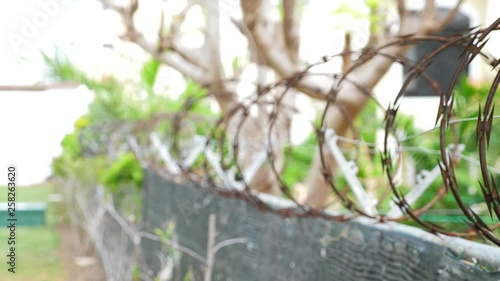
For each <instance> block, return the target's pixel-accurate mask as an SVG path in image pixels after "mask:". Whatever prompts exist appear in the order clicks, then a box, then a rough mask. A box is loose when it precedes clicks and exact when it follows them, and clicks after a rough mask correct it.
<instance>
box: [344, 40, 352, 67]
mask: <svg viewBox="0 0 500 281" xmlns="http://www.w3.org/2000/svg"><path fill="white" fill-rule="evenodd" d="M344 42H345V43H344V50H342V73H346V72H347V70H348V69H349V67H350V66H351V64H352V54H351V51H352V49H351V33H350V32H346V33H345V35H344Z"/></svg>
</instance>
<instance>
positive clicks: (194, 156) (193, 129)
mask: <svg viewBox="0 0 500 281" xmlns="http://www.w3.org/2000/svg"><path fill="white" fill-rule="evenodd" d="M499 25H500V19H499V20H497V21H495V22H494V23H493V24H492V25H490V26H489V27H487V28H474V29H470V30H469V31H467V32H464V33H461V34H457V35H454V36H449V37H445V36H404V37H398V38H395V39H394V41H393V42H390V43H389V44H386V45H384V46H380V47H378V48H371V49H366V50H361V51H357V52H349V54H354V53H355V54H356V55H358V56H359V57H358V59H357V60H356V61H355V62H354V63H353V64H352V65H351V66H350V67H349V68H348V69H347V71H345V72H344V73H325V72H324V71H316V70H315V69H316V68H317V67H319V66H324V65H326V64H328V63H330V62H332V61H334V60H337V59H339V58H342V56H343V55H345V54H344V53H340V54H336V55H332V56H325V57H323V58H321V59H320V60H319V61H318V62H317V63H315V64H312V65H309V66H308V67H306V68H305V69H304V70H303V71H300V72H297V73H295V74H294V75H293V76H291V77H286V78H284V79H281V80H279V81H277V82H275V83H272V84H269V85H255V92H254V93H253V94H252V95H250V96H249V97H246V98H242V99H241V100H240V102H238V104H237V105H236V106H234V107H233V108H232V109H231V110H230V111H229V112H227V113H225V114H224V115H222V116H218V115H216V114H208V115H203V114H200V113H197V112H196V110H195V108H196V107H197V106H198V105H200V104H209V103H210V102H213V100H214V98H215V97H217V96H218V97H221V96H224V95H228V96H233V95H231V94H229V93H228V90H227V89H224V90H221V91H212V92H208V93H204V94H202V95H196V96H192V97H190V98H188V99H187V100H186V101H185V102H184V104H183V105H182V107H181V109H180V110H178V111H177V112H175V113H171V114H170V113H169V114H161V115H157V116H153V117H151V118H149V119H148V120H143V121H136V122H122V123H119V122H118V123H116V124H111V125H110V124H105V125H103V126H101V127H99V128H96V127H89V128H87V129H85V130H83V131H82V134H81V138H80V140H81V142H82V146H84V147H86V149H87V150H89V151H94V153H103V151H106V153H108V154H111V155H115V154H116V153H118V151H123V150H130V151H133V152H134V153H135V155H136V156H137V158H138V159H139V160H140V161H141V163H142V164H143V166H145V167H148V168H150V169H154V170H156V171H158V172H159V173H161V174H165V175H169V176H171V177H175V178H176V179H184V180H186V179H189V180H194V181H197V182H199V183H201V186H202V188H204V189H206V190H208V191H212V192H215V193H217V194H219V195H221V196H227V197H233V198H238V199H240V200H245V201H247V202H249V203H250V204H253V205H255V206H256V207H257V208H259V209H261V210H263V211H269V212H274V213H277V214H279V215H281V216H286V217H292V216H296V217H320V218H323V219H330V220H337V221H346V220H349V219H351V218H353V217H357V216H364V217H369V218H372V219H376V220H378V221H380V222H385V221H398V222H405V221H406V222H414V223H417V224H418V225H420V226H421V227H423V228H424V229H427V230H428V231H430V232H431V233H435V234H438V233H439V234H445V235H450V236H459V237H467V238H472V237H482V238H484V239H487V240H488V241H491V242H492V243H494V244H496V245H500V238H499V237H497V236H495V232H494V231H495V229H497V228H498V227H500V223H498V222H496V223H495V222H494V223H493V224H491V225H489V224H487V223H486V222H484V220H483V219H482V218H481V217H480V215H479V214H478V213H477V211H475V210H474V209H473V208H472V206H470V205H467V204H466V203H465V202H464V200H463V192H461V190H463V188H464V187H463V186H461V183H460V182H459V180H458V179H457V176H456V173H455V172H456V170H455V167H457V166H458V165H460V162H461V159H463V158H464V157H461V151H460V136H459V135H458V132H457V130H456V126H457V124H459V122H458V121H457V118H456V114H455V112H454V104H455V99H456V98H457V97H456V93H455V92H454V88H453V87H454V85H455V84H456V83H457V82H458V79H459V75H460V70H461V69H462V68H463V67H465V66H467V65H469V64H470V63H471V62H472V61H473V60H475V59H478V58H480V59H482V60H483V61H485V64H487V65H489V66H490V67H491V69H492V70H493V71H496V75H495V78H494V80H493V82H492V83H491V87H490V91H489V93H488V96H487V98H486V101H484V105H481V104H480V105H479V106H478V107H479V114H478V116H477V125H476V131H475V132H476V147H477V153H478V160H477V161H478V163H479V169H480V171H481V180H479V182H478V185H479V189H480V190H481V192H482V195H483V198H484V204H485V205H486V207H487V211H488V214H489V215H490V217H491V218H492V221H493V220H494V219H493V216H496V219H497V220H498V219H500V196H499V193H498V188H497V183H496V182H495V177H494V174H493V172H492V169H491V166H490V164H489V160H488V157H487V156H488V148H489V142H490V138H491V132H492V128H493V125H494V124H493V119H494V117H495V115H494V109H495V106H494V104H493V102H494V97H495V93H496V91H497V89H498V86H499V83H500V74H499V72H498V65H499V64H500V63H499V60H498V59H497V58H495V57H494V56H492V55H490V54H488V53H487V52H485V51H484V50H483V49H484V46H485V45H486V44H487V42H488V37H489V35H490V34H491V33H493V32H496V31H497V30H498V29H499ZM421 42H436V43H439V44H440V46H439V47H438V48H436V49H435V50H434V51H432V52H430V53H427V54H425V55H424V56H423V57H421V58H420V59H418V60H417V61H415V62H412V61H410V60H409V59H407V58H405V57H404V56H403V55H402V54H401V55H397V56H394V55H389V54H387V53H386V52H384V51H385V50H386V49H388V48H391V47H392V46H410V45H415V44H418V43H421ZM449 48H460V49H461V50H462V55H461V57H460V58H459V67H458V68H457V69H456V70H450V71H454V76H453V79H452V81H451V83H450V86H449V87H448V88H447V89H442V88H441V87H440V86H439V84H438V83H437V82H436V81H434V80H433V79H432V77H430V76H429V75H428V74H427V73H426V72H425V71H426V70H427V69H428V67H429V66H430V65H432V63H433V61H434V59H435V58H436V57H437V56H438V55H439V54H441V53H442V52H444V51H445V50H447V49H449ZM375 57H382V58H384V59H387V60H391V61H392V62H394V63H396V64H400V65H402V66H404V67H406V68H407V69H408V73H407V75H406V77H405V79H404V81H403V85H402V86H401V88H400V89H397V91H395V92H394V93H393V96H394V99H393V101H392V102H391V103H390V104H389V106H388V107H387V108H384V106H382V104H381V103H380V102H379V101H378V100H377V98H376V97H375V96H374V94H373V93H372V92H371V91H370V90H369V89H367V88H366V87H365V86H364V85H361V84H359V83H357V82H356V81H353V79H351V78H350V74H351V73H353V72H355V71H356V70H357V69H359V68H360V67H363V66H364V65H365V64H366V63H367V62H368V61H370V60H371V59H373V58H375ZM418 78H422V79H423V80H424V81H425V82H426V83H428V84H429V85H430V86H431V89H432V90H433V92H434V93H435V96H436V97H439V104H438V113H437V116H436V122H435V126H436V128H435V130H433V131H436V133H437V136H436V139H437V140H438V141H439V148H440V149H439V155H438V157H437V159H436V160H437V161H436V163H435V164H436V168H435V169H436V170H435V171H437V173H438V174H439V175H440V176H441V182H439V180H437V179H436V180H432V181H431V183H429V186H430V184H432V183H433V182H438V184H437V188H436V189H435V191H434V194H432V196H431V197H430V198H427V199H422V198H420V197H419V196H417V195H415V196H413V195H414V194H412V196H410V197H412V198H411V200H409V199H408V198H407V197H408V196H409V194H411V192H412V190H414V189H415V187H414V188H413V189H412V188H403V187H402V186H401V185H398V184H397V179H398V177H399V176H398V170H400V169H402V168H404V159H403V154H404V153H405V152H408V151H409V150H408V147H407V146H406V145H405V142H407V141H408V140H409V139H410V138H409V137H407V136H403V137H400V136H398V132H399V131H400V129H399V127H398V126H399V124H398V120H399V116H400V111H399V108H400V105H401V103H402V100H403V98H404V96H405V92H406V90H407V89H408V87H409V85H410V83H411V82H412V81H414V80H415V79H418ZM308 79H318V80H320V81H321V83H322V85H323V86H325V87H324V89H329V90H328V91H321V90H320V89H314V91H316V92H317V93H319V94H318V95H317V98H316V100H315V101H314V102H316V103H318V104H320V105H321V106H322V107H323V110H322V112H321V114H319V119H318V120H306V121H305V123H307V124H308V125H307V126H308V130H309V131H310V132H311V133H310V134H309V136H307V137H308V138H312V139H314V143H315V144H314V145H313V146H312V147H310V148H309V151H308V152H309V153H310V154H311V155H318V156H319V161H320V169H321V171H320V174H321V177H323V180H324V182H325V183H326V184H327V185H328V186H329V188H330V189H331V193H332V195H333V199H332V200H333V201H331V202H329V204H328V205H327V206H326V207H322V208H319V207H313V206H310V205H308V204H305V203H304V201H303V199H301V198H299V197H300V196H298V195H297V189H296V188H295V187H293V186H290V185H293V184H295V185H297V184H298V182H290V180H287V176H286V173H287V172H289V171H288V168H289V167H290V166H291V165H292V164H293V161H294V159H293V157H292V156H291V155H292V154H293V152H294V151H295V150H296V149H297V147H298V145H295V144H294V143H293V141H292V140H291V126H292V123H293V120H292V119H293V117H294V116H295V115H298V114H300V113H301V109H302V108H301V107H302V105H300V104H299V105H298V104H297V101H296V100H295V99H296V97H297V96H298V95H300V92H301V91H302V90H303V88H304V84H306V82H307V81H308ZM218 82H220V81H218ZM224 82H226V83H234V84H237V83H240V82H242V81H239V80H237V79H228V80H227V81H224ZM347 85H349V87H353V88H354V89H356V90H357V91H359V92H361V93H362V94H363V95H365V96H366V97H368V99H369V101H370V102H373V103H374V104H375V106H376V108H377V109H378V110H379V111H382V112H383V113H384V114H383V115H384V118H383V121H381V122H382V123H381V124H380V127H379V128H378V129H380V130H382V131H383V135H384V137H383V141H382V143H381V144H382V147H381V149H380V150H377V149H376V147H377V144H375V143H374V144H370V147H373V149H372V150H371V151H370V152H369V154H370V161H374V160H373V159H375V158H376V157H379V158H380V162H379V163H372V164H371V165H378V166H379V167H381V170H382V176H383V177H385V182H383V183H382V180H384V179H383V178H382V177H381V179H378V180H380V181H378V182H377V186H376V190H375V191H367V190H366V189H363V188H361V189H360V188H359V186H358V187H356V179H353V180H351V181H349V179H347V180H346V181H347V184H346V183H343V184H342V183H340V181H339V178H342V177H345V178H347V177H349V175H347V174H346V173H345V171H348V172H349V171H351V172H352V174H353V175H356V172H355V171H356V169H357V166H359V164H356V163H358V162H359V161H361V160H360V159H361V158H362V155H363V153H366V151H364V150H363V149H364V147H365V146H368V144H367V143H366V142H364V140H363V139H362V138H361V135H360V132H359V129H360V128H359V125H357V123H356V119H355V117H354V116H351V115H350V114H349V113H348V112H349V110H348V108H346V106H345V105H343V104H341V103H339V102H338V100H337V99H338V93H339V92H340V91H341V90H342V88H343V87H347ZM202 86H207V85H202ZM200 87H201V86H200ZM333 111H336V112H338V114H340V116H342V117H343V119H344V120H345V122H346V130H345V131H346V133H344V132H334V131H332V130H331V129H330V128H329V126H330V124H329V122H330V121H329V117H328V116H329V114H331V112H333ZM372 129H375V128H372ZM337 133H338V134H337ZM103 135H104V137H103ZM416 137H418V135H416V136H411V138H416ZM103 147H106V148H103ZM418 148H419V147H417V150H418ZM87 150H86V151H87ZM338 151H340V152H341V153H340V154H339V153H338ZM422 151H424V153H425V147H422ZM347 158H349V159H347ZM311 161H313V162H314V157H313V159H312V160H311ZM313 162H311V163H309V165H310V166H312V165H314V163H313ZM353 163H354V164H353ZM361 165H362V163H361ZM343 169H344V170H343ZM339 171H341V172H339ZM349 173H350V172H349ZM349 173H348V174H349ZM304 180H305V179H303V178H302V179H300V180H299V181H304ZM357 181H358V182H359V183H361V182H360V180H359V178H357ZM361 187H363V186H362V184H361ZM424 191H425V189H424ZM258 192H263V193H271V194H274V195H277V196H280V197H284V198H286V199H288V200H290V201H291V202H292V203H291V204H288V205H286V206H285V207H276V206H274V205H272V206H271V205H269V204H267V203H265V202H264V201H263V200H262V199H260V197H259V196H257V194H258ZM391 195H392V198H391ZM447 195H450V196H451V197H452V198H453V199H454V202H455V205H456V208H458V209H460V211H461V212H462V213H463V219H464V222H465V225H467V228H465V229H450V227H449V225H446V224H441V225H439V224H436V223H432V222H428V221H425V220H424V219H423V218H422V216H423V215H424V214H425V213H427V212H429V211H430V210H432V209H433V208H434V207H435V206H438V205H439V204H440V203H442V201H443V200H444V199H445V198H446V197H447ZM390 201H392V202H393V204H394V205H393V206H394V207H395V208H398V209H399V210H400V212H396V211H395V210H393V208H392V207H391V204H390ZM382 205H383V206H385V207H381V206H382ZM394 214H396V215H394Z"/></svg>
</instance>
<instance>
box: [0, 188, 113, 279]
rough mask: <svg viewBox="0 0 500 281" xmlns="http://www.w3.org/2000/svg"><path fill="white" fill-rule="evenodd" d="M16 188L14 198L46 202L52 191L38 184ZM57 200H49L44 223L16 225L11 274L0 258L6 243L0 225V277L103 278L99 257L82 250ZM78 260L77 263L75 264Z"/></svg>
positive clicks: (4, 232)
mask: <svg viewBox="0 0 500 281" xmlns="http://www.w3.org/2000/svg"><path fill="white" fill-rule="evenodd" d="M0 190H3V189H2V188H0ZM18 191H19V192H18V202H21V201H22V202H48V201H49V194H52V193H54V187H53V186H51V185H40V186H34V187H29V188H28V187H26V188H20V189H19V190H18ZM0 201H3V200H1V199H0ZM57 204H58V203H50V204H49V208H48V210H47V214H46V218H47V225H45V226H41V227H40V226H38V227H21V226H19V227H18V228H17V231H16V239H17V249H16V254H17V261H16V273H14V274H13V273H10V272H8V271H7V267H6V265H5V262H4V258H2V257H4V253H6V252H7V250H8V247H9V245H7V243H6V240H5V239H6V237H7V235H8V234H9V232H8V231H9V230H7V229H0V261H1V263H0V281H104V280H106V278H105V276H104V273H103V271H102V268H100V266H99V261H98V260H95V259H92V258H90V259H89V258H85V257H86V256H88V255H91V254H92V253H89V251H86V253H85V252H83V251H82V247H81V245H82V243H81V241H80V239H79V236H78V235H77V233H76V232H75V231H73V230H74V229H73V228H71V227H70V226H69V224H68V223H67V222H65V221H64V219H62V218H61V212H62V211H61V209H60V206H58V205H57ZM78 262H80V265H77V263H78ZM89 262H90V263H89ZM92 262H93V265H92ZM89 264H90V265H89Z"/></svg>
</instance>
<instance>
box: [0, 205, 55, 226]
mask: <svg viewBox="0 0 500 281" xmlns="http://www.w3.org/2000/svg"><path fill="white" fill-rule="evenodd" d="M46 211H47V203H43V202H40V203H24V202H19V203H16V211H15V213H14V216H13V217H12V216H10V210H8V207H7V203H6V202H2V203H0V225H1V226H3V227H5V226H7V225H9V224H10V223H11V222H15V223H16V226H40V225H45V213H46ZM13 218H15V219H17V220H16V221H13V220H11V221H9V220H8V219H13Z"/></svg>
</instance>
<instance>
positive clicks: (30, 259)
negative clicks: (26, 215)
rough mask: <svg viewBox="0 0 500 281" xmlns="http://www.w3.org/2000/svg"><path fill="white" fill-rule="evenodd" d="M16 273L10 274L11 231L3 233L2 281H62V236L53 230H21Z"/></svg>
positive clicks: (0, 233) (0, 245)
mask: <svg viewBox="0 0 500 281" xmlns="http://www.w3.org/2000/svg"><path fill="white" fill-rule="evenodd" d="M16 230H17V231H16V232H17V233H16V240H17V241H16V256H17V258H16V259H17V260H16V273H15V274H12V273H10V272H8V271H7V264H6V263H5V262H6V257H5V255H4V253H8V247H10V246H9V245H7V243H6V238H7V237H8V235H9V232H8V231H9V230H7V229H1V230H0V253H2V255H1V258H0V260H1V261H2V262H1V263H0V264H1V266H0V280H1V281H62V280H63V279H64V277H63V274H62V272H63V269H62V263H61V260H60V256H59V235H58V233H57V231H56V230H54V229H53V228H51V227H48V226H46V227H19V228H17V229H16Z"/></svg>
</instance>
